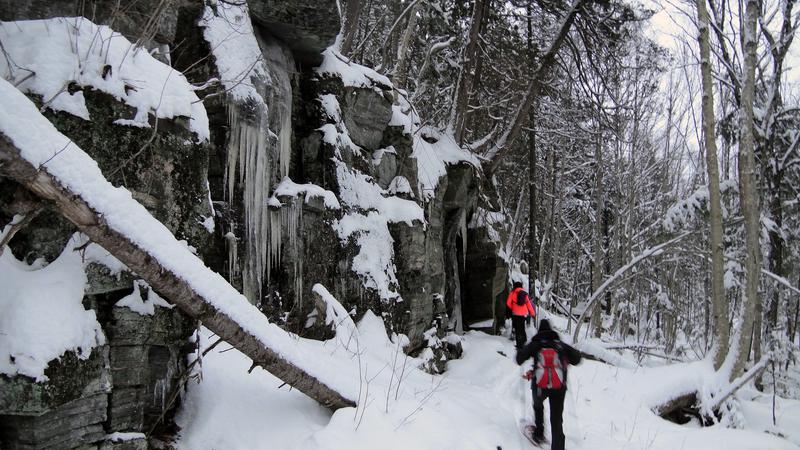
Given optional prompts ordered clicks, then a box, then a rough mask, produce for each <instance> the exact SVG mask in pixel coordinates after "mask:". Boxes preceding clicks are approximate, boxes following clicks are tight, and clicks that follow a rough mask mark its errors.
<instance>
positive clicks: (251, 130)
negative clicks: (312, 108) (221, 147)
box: [225, 43, 294, 303]
mask: <svg viewBox="0 0 800 450" xmlns="http://www.w3.org/2000/svg"><path fill="white" fill-rule="evenodd" d="M261 47H262V49H263V55H264V57H265V59H266V62H267V63H269V67H268V69H269V71H270V73H269V75H270V76H269V79H270V82H269V84H267V85H265V86H264V88H263V91H264V92H261V93H260V98H250V99H248V100H247V101H244V102H242V101H231V102H230V103H229V104H228V123H229V126H230V133H229V137H228V158H227V168H226V173H225V178H226V183H225V187H226V194H227V200H228V201H229V202H230V201H232V199H233V195H234V188H235V186H236V182H237V180H238V182H239V184H240V185H241V188H242V204H243V206H244V208H243V209H244V228H245V229H244V239H245V243H244V246H245V249H244V253H245V258H244V259H245V260H244V261H243V263H242V264H241V270H242V290H243V294H244V295H245V296H246V297H247V298H248V299H249V300H250V301H251V302H253V303H259V302H260V300H261V298H262V290H263V287H264V281H265V280H266V281H267V283H269V281H270V280H269V271H270V270H271V269H272V267H273V266H272V265H271V263H272V262H273V261H275V262H276V263H279V261H280V257H279V256H276V255H279V254H280V251H281V242H280V226H281V224H280V223H275V224H273V223H271V222H272V221H271V220H270V212H269V210H268V204H267V203H268V202H267V201H268V199H269V198H270V197H271V191H272V181H273V180H274V179H275V178H283V177H285V176H287V175H288V174H289V164H290V160H291V150H292V139H291V138H292V122H291V120H292V84H291V79H290V77H289V71H290V70H292V69H293V67H294V61H293V60H292V59H291V55H290V54H287V53H286V51H285V50H284V49H283V48H282V47H280V46H279V45H278V44H276V43H261ZM260 90H261V89H260ZM264 99H268V101H269V106H268V105H267V104H266V103H265V101H264ZM271 128H272V129H276V130H277V131H278V134H277V135H276V134H275V133H274V132H273V131H272V130H271ZM237 167H238V171H239V173H238V179H237V177H236V172H237ZM276 170H277V171H278V172H279V175H280V177H275V176H274V173H273V172H274V171H276ZM276 227H277V230H278V232H277V233H275V229H276ZM292 232H294V230H292ZM272 237H274V238H272Z"/></svg>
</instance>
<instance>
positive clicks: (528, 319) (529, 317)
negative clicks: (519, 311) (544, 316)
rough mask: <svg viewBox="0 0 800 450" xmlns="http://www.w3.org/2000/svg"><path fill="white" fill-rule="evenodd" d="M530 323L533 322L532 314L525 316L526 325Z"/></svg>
mask: <svg viewBox="0 0 800 450" xmlns="http://www.w3.org/2000/svg"><path fill="white" fill-rule="evenodd" d="M530 324H531V316H528V317H526V318H525V325H530Z"/></svg>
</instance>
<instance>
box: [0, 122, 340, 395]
mask: <svg viewBox="0 0 800 450" xmlns="http://www.w3.org/2000/svg"><path fill="white" fill-rule="evenodd" d="M43 120H44V119H43ZM73 150H74V149H73ZM71 151H72V150H71ZM78 151H79V150H78ZM0 172H2V174H3V175H4V176H7V177H9V178H11V179H13V180H14V181H16V182H17V183H19V184H21V185H22V186H24V187H26V188H27V189H28V190H30V191H31V192H33V193H34V194H36V195H37V196H38V197H40V198H41V199H42V200H45V201H47V202H51V203H52V206H53V207H54V209H55V210H57V211H58V212H59V213H61V214H62V215H63V216H64V217H65V218H66V219H67V220H69V221H70V222H72V223H73V224H75V226H77V227H78V229H79V230H80V231H81V232H83V233H84V234H86V235H87V236H89V238H90V239H91V240H92V241H94V242H96V243H97V244H99V245H101V246H102V247H103V248H104V249H106V250H107V251H108V252H109V253H111V254H112V255H113V256H114V257H116V258H117V259H118V260H120V261H121V262H122V263H124V264H125V265H126V266H128V268H130V269H131V270H132V271H134V272H136V274H137V275H138V276H139V277H141V278H142V279H144V280H145V281H146V282H147V283H148V284H149V285H150V286H151V287H152V288H153V289H155V290H156V291H157V292H158V293H159V294H160V295H162V296H163V297H165V298H166V299H168V300H169V301H170V302H171V303H173V304H175V305H176V306H177V307H178V308H179V309H180V310H181V311H183V312H184V313H186V314H187V315H188V316H190V317H192V318H193V319H196V320H199V321H201V322H202V323H203V325H205V326H206V327H207V328H208V329H209V330H211V331H213V332H214V333H216V334H217V335H218V336H219V337H221V338H222V339H224V340H225V341H226V342H228V343H229V344H231V345H232V346H234V347H235V348H236V349H237V350H239V351H240V352H242V353H244V354H245V355H246V356H248V357H249V358H251V359H252V360H253V364H254V366H261V367H262V368H264V370H266V371H268V372H269V373H271V374H272V375H274V376H276V377H278V378H280V379H281V380H283V381H284V382H286V383H287V384H289V385H290V386H292V387H294V388H295V389H297V390H299V391H300V392H302V393H304V394H306V395H307V396H309V397H311V398H312V399H314V400H316V401H317V402H319V403H320V404H322V405H324V406H326V407H328V408H331V409H338V408H343V407H349V406H355V402H354V401H353V400H351V399H349V398H346V397H345V396H343V395H342V394H340V393H339V392H337V391H336V390H334V389H332V388H331V387H329V386H327V385H326V384H324V383H323V382H321V381H320V380H319V379H317V378H316V377H314V376H313V375H312V374H310V373H308V372H306V371H305V370H303V369H302V368H300V367H297V366H296V365H294V364H292V363H291V362H289V361H287V360H286V359H285V358H284V357H283V356H282V355H281V354H280V352H279V349H273V348H270V347H269V346H268V345H267V344H266V343H265V342H264V341H263V340H262V339H259V338H258V337H257V336H256V335H255V334H254V333H252V332H251V331H248V330H246V329H244V328H243V327H242V326H241V325H240V324H239V323H238V322H237V321H236V320H234V319H233V318H232V317H230V316H229V315H228V314H226V313H225V312H223V311H220V309H219V308H218V307H216V306H215V305H214V302H213V301H210V299H209V298H205V297H204V296H202V295H201V294H199V293H198V292H197V291H196V290H195V289H194V288H193V286H192V285H191V284H190V283H189V282H188V281H186V280H184V279H182V278H181V277H180V276H179V275H178V274H177V273H175V272H174V271H172V270H170V269H169V268H167V267H165V266H164V265H163V264H162V263H161V262H160V261H159V260H158V258H157V257H156V256H155V255H154V254H151V253H150V252H148V251H147V250H145V249H143V248H142V246H140V245H137V244H136V243H135V242H134V241H133V240H131V239H130V238H129V237H128V236H126V235H125V234H123V233H122V232H120V231H119V230H116V229H114V228H112V227H111V226H110V225H109V224H108V223H107V222H106V220H105V219H104V218H103V216H102V215H101V214H99V213H98V212H97V211H94V210H93V209H92V208H91V207H90V206H89V204H88V203H87V200H86V199H85V198H83V197H82V195H81V193H80V192H74V191H72V190H70V189H69V188H67V187H66V186H64V185H63V184H62V183H61V182H59V180H58V179H56V177H54V176H53V175H52V174H51V173H50V172H49V171H48V168H47V167H46V165H44V164H43V165H42V167H35V166H34V165H33V164H31V163H30V162H29V161H28V160H26V159H25V158H23V157H22V156H21V150H20V149H19V148H17V147H16V146H15V145H14V143H13V140H12V139H11V138H10V137H8V136H7V135H5V134H4V133H3V132H2V131H0ZM209 273H211V271H210V270H209ZM243 301H244V300H243ZM264 320H265V321H266V320H267V319H266V318H264Z"/></svg>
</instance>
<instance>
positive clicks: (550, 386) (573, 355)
mask: <svg viewBox="0 0 800 450" xmlns="http://www.w3.org/2000/svg"><path fill="white" fill-rule="evenodd" d="M528 359H533V370H529V371H528V372H527V373H526V374H525V379H528V380H531V389H532V390H533V415H534V429H533V436H532V438H533V442H534V443H536V444H541V443H542V442H544V401H545V399H550V429H551V431H552V436H553V443H552V447H551V448H552V450H564V439H565V438H564V429H563V428H562V416H563V412H564V398H565V397H566V393H567V367H568V366H569V365H573V366H574V365H576V364H578V363H580V362H581V353H580V352H579V351H578V350H575V349H574V348H573V347H571V346H569V345H567V344H565V343H563V342H561V338H560V337H559V335H558V333H556V332H555V331H553V329H552V328H551V327H550V322H549V321H548V320H547V319H542V321H541V323H539V332H538V333H536V335H535V336H534V337H533V338H532V339H531V341H530V342H529V343H528V344H527V345H526V346H525V347H523V348H522V349H521V350H519V351H517V364H520V365H521V364H522V363H524V362H525V361H527V360H528Z"/></svg>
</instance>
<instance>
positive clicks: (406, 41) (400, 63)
mask: <svg viewBox="0 0 800 450" xmlns="http://www.w3.org/2000/svg"><path fill="white" fill-rule="evenodd" d="M424 1H425V0H420V1H418V2H416V3H415V4H414V7H413V8H412V9H411V12H409V16H408V24H407V25H406V29H405V30H404V31H403V37H402V38H401V39H400V47H399V48H398V49H397V65H396V66H395V69H394V77H393V79H392V82H393V84H394V85H395V87H398V88H405V86H406V79H407V78H408V59H409V50H410V49H411V41H412V40H413V38H414V34H415V32H416V31H417V14H418V13H419V10H420V7H421V6H422V4H423V3H424Z"/></svg>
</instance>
